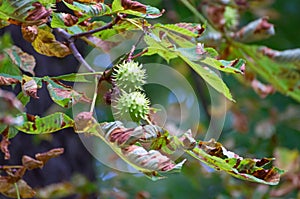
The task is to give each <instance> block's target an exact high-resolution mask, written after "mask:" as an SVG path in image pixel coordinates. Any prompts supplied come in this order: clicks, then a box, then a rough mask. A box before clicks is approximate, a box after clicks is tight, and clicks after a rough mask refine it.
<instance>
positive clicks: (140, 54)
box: [132, 48, 148, 59]
mask: <svg viewBox="0 0 300 199" xmlns="http://www.w3.org/2000/svg"><path fill="white" fill-rule="evenodd" d="M146 52H148V48H146V49H145V50H143V51H142V52H140V53H138V54H136V55H133V56H132V59H135V58H137V57H140V56H142V55H143V54H145V53H146Z"/></svg>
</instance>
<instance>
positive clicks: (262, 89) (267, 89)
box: [251, 79, 275, 98]
mask: <svg viewBox="0 0 300 199" xmlns="http://www.w3.org/2000/svg"><path fill="white" fill-rule="evenodd" d="M251 86H252V88H253V89H254V91H255V92H256V93H257V94H259V96H260V97H262V98H265V97H267V96H268V95H270V94H273V93H274V92H275V89H274V87H273V86H272V85H265V84H263V83H261V82H260V81H258V80H257V79H254V80H252V82H251Z"/></svg>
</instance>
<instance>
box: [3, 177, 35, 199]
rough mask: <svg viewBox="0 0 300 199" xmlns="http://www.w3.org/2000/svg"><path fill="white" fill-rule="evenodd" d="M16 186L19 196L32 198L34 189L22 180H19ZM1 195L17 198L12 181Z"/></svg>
mask: <svg viewBox="0 0 300 199" xmlns="http://www.w3.org/2000/svg"><path fill="white" fill-rule="evenodd" d="M17 187H18V190H19V193H20V196H21V198H32V197H34V196H35V191H34V190H33V189H32V188H31V187H30V186H29V185H28V184H27V183H26V182H25V181H24V180H19V181H18V182H17ZM2 194H3V195H5V196H7V197H10V198H17V197H18V196H17V190H16V187H15V184H14V183H10V184H9V187H8V189H7V190H5V191H3V192H2Z"/></svg>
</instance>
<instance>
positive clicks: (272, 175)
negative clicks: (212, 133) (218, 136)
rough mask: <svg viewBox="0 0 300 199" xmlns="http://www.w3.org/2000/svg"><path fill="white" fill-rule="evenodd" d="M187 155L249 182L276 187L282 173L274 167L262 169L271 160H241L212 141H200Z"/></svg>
mask: <svg viewBox="0 0 300 199" xmlns="http://www.w3.org/2000/svg"><path fill="white" fill-rule="evenodd" d="M187 153H188V154H190V155H191V156H193V157H194V158H196V159H198V160H200V161H201V162H203V163H205V164H207V165H208V166H210V167H212V168H214V169H216V170H222V171H225V172H227V173H228V174H230V175H232V176H234V177H236V178H239V179H242V180H247V181H251V182H256V183H262V184H267V185H277V184H278V183H279V179H280V175H281V174H282V173H283V171H282V170H280V169H278V168H275V167H272V168H270V169H264V168H263V167H264V166H265V165H266V164H268V163H269V162H270V161H271V160H272V159H269V158H263V159H250V158H242V157H240V156H238V155H237V154H235V153H233V152H230V151H227V150H226V149H225V148H224V147H223V146H222V145H221V144H220V143H218V142H216V141H215V140H213V139H212V140H210V141H208V142H202V141H200V142H199V144H198V146H197V147H195V148H194V149H193V150H191V151H187Z"/></svg>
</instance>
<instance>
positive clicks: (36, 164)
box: [22, 155, 44, 170]
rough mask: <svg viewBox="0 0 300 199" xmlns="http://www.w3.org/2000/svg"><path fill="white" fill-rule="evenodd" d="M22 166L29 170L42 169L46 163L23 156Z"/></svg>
mask: <svg viewBox="0 0 300 199" xmlns="http://www.w3.org/2000/svg"><path fill="white" fill-rule="evenodd" d="M22 164H23V166H24V167H25V168H26V169H28V170H32V169H36V168H42V167H43V166H44V163H43V162H42V161H39V160H36V159H33V158H31V157H29V156H27V155H23V157H22Z"/></svg>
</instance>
